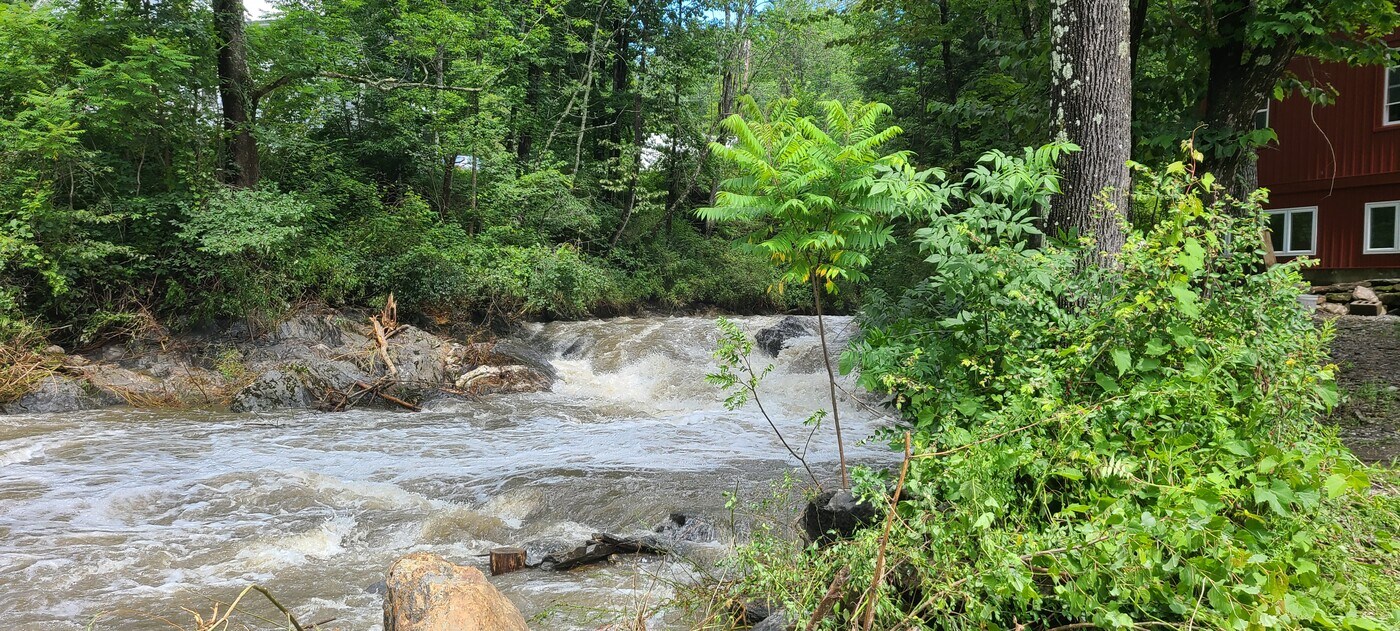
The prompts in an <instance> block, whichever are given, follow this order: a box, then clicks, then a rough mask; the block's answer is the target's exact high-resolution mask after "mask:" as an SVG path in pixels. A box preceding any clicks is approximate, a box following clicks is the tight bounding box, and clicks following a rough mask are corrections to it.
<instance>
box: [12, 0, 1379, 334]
mask: <svg viewBox="0 0 1400 631" xmlns="http://www.w3.org/2000/svg"><path fill="white" fill-rule="evenodd" d="M231 4H237V3H230V2H227V1H225V0H221V1H220V2H219V3H212V4H211V3H202V2H194V1H192V0H175V1H172V2H158V3H150V2H127V1H124V0H59V1H56V2H7V3H4V4H3V5H0V41H3V42H4V43H5V46H4V47H3V49H2V50H0V225H3V230H2V231H0V327H2V328H4V329H6V330H13V329H14V327H15V326H16V325H18V323H20V322H40V323H43V324H46V325H48V326H50V327H56V334H57V335H59V336H60V337H64V336H67V335H69V333H71V332H73V331H79V330H85V329H88V330H91V329H93V328H94V327H92V326H89V324H88V321H89V320H93V319H95V318H96V319H101V318H105V317H110V316H111V315H113V314H121V313H134V312H147V313H152V314H154V315H156V316H157V317H158V318H160V319H163V320H166V321H168V322H170V323H172V324H176V325H179V324H188V323H191V322H194V321H199V320H205V319H208V318H213V317H227V316H260V315H262V316H267V315H275V314H276V313H277V312H279V311H280V310H282V309H284V308H286V307H287V306H289V305H293V304H295V303H297V302H299V301H303V300H320V301H325V302H330V303H332V304H346V305H361V304H373V303H377V302H379V301H380V300H382V298H383V296H384V295H385V294H387V293H388V292H396V293H397V294H398V295H399V297H400V298H401V300H400V302H401V303H402V304H403V305H404V307H405V309H406V310H407V311H408V312H410V313H412V314H417V315H420V316H428V315H433V316H440V317H447V316H450V315H452V314H456V315H458V316H460V317H461V318H471V319H476V320H480V319H482V318H500V317H520V316H525V317H551V316H554V317H558V316H563V317H574V316H580V315H584V314H590V313H591V314H605V313H609V312H613V311H617V310H627V309H636V308H639V307H642V306H645V305H653V306H660V307H663V308H674V307H682V306H686V305H695V304H712V305H718V306H721V307H726V308H730V309H739V310H751V309H773V308H786V307H791V306H793V305H792V304H791V303H789V300H790V299H789V298H786V297H782V296H777V295H774V294H770V293H768V291H767V290H768V288H769V287H770V286H771V285H773V284H775V281H777V280H779V279H778V278H777V277H775V276H774V274H773V272H772V270H771V269H769V268H767V267H765V266H764V265H763V264H762V262H761V261H759V260H758V259H757V258H756V257H754V256H750V255H746V254H743V253H735V252H733V251H731V250H730V249H729V248H727V247H725V245H726V243H727V242H728V241H729V240H730V239H732V238H734V237H737V236H742V235H743V234H745V233H744V232H742V231H743V230H744V228H745V226H743V225H737V224H731V225H730V226H729V227H726V226H724V225H721V226H719V228H718V229H715V224H714V222H713V221H705V220H700V219H697V218H696V217H695V215H694V213H693V212H692V211H693V210H694V209H696V208H703V207H718V206H721V205H722V204H718V203H717V202H719V201H720V200H719V198H720V197H722V196H723V195H722V194H721V193H720V191H719V189H720V182H721V181H722V180H724V179H725V178H727V177H729V176H730V175H732V174H731V173H727V172H726V168H727V166H726V163H727V161H726V160H720V159H716V158H722V157H725V156H726V153H727V152H728V149H729V148H730V147H731V146H732V147H736V148H737V147H738V145H733V144H732V143H731V140H732V139H733V138H734V137H735V136H734V130H732V129H729V128H727V127H726V126H725V125H723V124H722V121H724V120H725V119H726V118H727V117H728V116H730V115H731V114H734V113H735V112H736V111H737V110H738V108H739V104H741V103H743V102H744V101H745V99H747V98H752V99H753V100H754V101H755V102H757V103H761V104H765V105H767V104H771V103H777V102H783V103H789V105H787V106H785V107H787V108H788V110H789V111H790V112H793V113H800V114H804V115H813V114H815V115H818V118H821V117H822V116H823V115H824V114H825V113H824V112H823V111H822V110H821V108H820V107H819V106H818V105H817V103H818V102H820V101H822V100H827V99H834V100H836V101H837V102H842V103H851V102H859V101H861V100H877V101H883V102H887V103H891V104H893V105H894V106H895V110H896V111H897V112H899V115H898V117H897V118H895V119H894V120H893V123H894V124H895V125H894V126H897V127H898V128H901V129H902V130H903V131H904V133H903V134H902V135H901V137H900V138H897V139H893V140H891V139H889V138H883V139H882V141H884V140H891V142H892V144H891V145H890V148H889V149H886V153H889V152H891V151H895V150H909V151H911V152H913V153H915V154H917V155H918V156H919V161H920V162H921V163H923V164H925V165H933V166H939V167H951V168H963V167H965V166H968V165H970V164H971V163H972V162H974V161H975V159H976V158H977V156H979V155H980V154H981V153H982V152H983V151H985V150H987V149H993V148H999V149H1002V150H1011V149H1012V148H1014V147H1020V146H1026V145H1034V144H1040V143H1043V142H1045V141H1047V140H1048V138H1045V137H1044V134H1045V133H1046V132H1045V128H1044V125H1043V122H1044V121H1045V120H1046V118H1047V117H1046V112H1045V107H1046V95H1047V91H1048V84H1047V81H1046V76H1047V74H1048V72H1049V67H1048V64H1049V61H1048V54H1047V50H1048V43H1047V41H1048V34H1047V30H1048V28H1047V25H1048V12H1047V11H1048V8H1047V7H1048V4H1047V3H1025V2H1013V1H1002V0H996V1H993V2H975V3H974V2H964V1H962V0H940V1H939V2H934V3H909V2H902V1H900V0H894V1H886V0H880V1H870V2H859V3H854V4H851V3H835V2H830V1H829V0H778V1H776V2H772V3H763V4H761V5H760V4H759V3H755V2H749V1H747V0H739V1H738V2H733V1H730V0H691V1H689V2H687V1H685V0H682V1H681V2H674V3H672V2H662V1H660V0H641V1H635V2H622V1H618V0H613V1H609V2H602V3H586V2H581V1H578V0H532V1H531V2H526V3H515V4H511V3H499V2H482V1H470V2H469V1H465V0H447V1H445V2H440V3H402V2H389V1H388V0H367V1H365V2H353V3H345V2H322V1H319V0H309V1H297V2H293V1H278V2H275V3H273V6H274V7H275V8H274V10H273V12H271V13H270V14H268V15H263V16H253V17H254V18H257V19H255V20H254V21H252V22H249V23H248V24H247V25H246V37H245V38H244V39H245V40H246V41H245V42H244V44H245V46H244V48H245V51H244V52H245V53H246V57H247V64H246V66H247V76H246V81H245V83H246V85H242V84H240V85H235V86H233V87H234V91H235V92H236V93H239V94H242V95H243V97H244V100H245V101H246V103H245V105H246V109H247V110H248V112H247V117H248V120H247V121H245V122H239V121H232V120H224V119H223V118H222V117H224V116H226V115H228V113H227V112H226V111H225V109H226V108H224V107H223V104H222V101H221V97H220V92H221V82H222V81H223V79H225V76H224V74H226V73H221V72H220V71H219V63H218V56H219V51H220V49H221V46H224V45H225V44H227V43H228V41H229V39H230V38H229V37H228V36H226V33H224V31H223V30H221V27H219V26H218V21H217V20H215V17H216V14H215V11H214V6H223V5H231ZM1132 6H1133V8H1134V16H1135V18H1134V19H1135V24H1136V25H1137V27H1136V28H1135V30H1134V36H1133V41H1132V42H1131V47H1132V50H1133V52H1134V55H1135V56H1134V65H1135V68H1136V71H1135V78H1136V88H1135V94H1136V95H1137V96H1136V101H1137V103H1136V105H1135V111H1136V119H1137V120H1136V123H1135V129H1136V135H1137V139H1136V146H1137V152H1138V154H1139V159H1140V160H1142V161H1144V162H1153V161H1160V160H1161V159H1162V158H1163V156H1165V155H1167V153H1168V152H1170V151H1174V150H1175V146H1176V143H1177V141H1178V140H1179V139H1180V138H1182V137H1184V136H1185V135H1187V134H1191V133H1193V132H1196V136H1197V137H1198V140H1199V142H1198V145H1199V146H1201V147H1205V148H1207V149H1210V150H1211V151H1214V153H1220V154H1231V155H1243V154H1245V153H1248V151H1244V150H1245V149H1248V148H1250V147H1253V146H1255V145H1257V144H1259V143H1260V142H1266V141H1267V140H1268V139H1269V138H1270V134H1269V133H1268V132H1267V131H1262V132H1257V133H1256V132H1254V131H1253V130H1252V129H1242V128H1241V127H1240V126H1241V125H1246V124H1247V123H1248V121H1241V120H1235V118H1238V117H1234V118H1230V117H1229V116H1225V118H1227V119H1228V120H1225V121H1224V122H1223V123H1222V120H1217V119H1220V118H1221V116H1224V115H1219V114H1218V113H1217V114H1213V113H1211V112H1209V111H1207V109H1208V108H1204V107H1203V105H1204V104H1206V102H1207V101H1211V102H1220V103H1224V102H1227V101H1232V100H1237V99H1233V97H1232V98H1223V97H1222V98H1216V97H1212V98H1211V99H1207V96H1208V93H1210V92H1211V91H1212V90H1214V89H1215V88H1213V87H1212V86H1217V85H1221V86H1233V85H1242V86H1247V88H1248V90H1253V92H1248V90H1246V92H1247V93H1245V94H1244V96H1245V97H1248V98H1256V97H1257V98H1261V99H1262V98H1264V96H1265V93H1266V92H1269V91H1270V90H1274V89H1275V88H1276V89H1277V90H1276V92H1275V93H1274V96H1275V97H1277V96H1281V95H1283V94H1285V93H1288V92H1290V91H1292V90H1294V89H1299V88H1301V89H1303V90H1304V91H1305V92H1306V93H1308V94H1310V95H1312V96H1313V97H1314V98H1316V99H1318V100H1319V101H1321V102H1325V101H1326V100H1327V95H1328V89H1327V86H1325V85H1305V84H1304V82H1302V81H1299V80H1298V78H1296V77H1290V76H1288V75H1287V74H1282V73H1281V71H1279V72H1275V71H1274V70H1275V69H1270V70H1269V71H1268V72H1261V73H1258V74H1259V77H1260V79H1259V80H1258V81H1259V82H1263V83H1259V84H1258V85H1255V84H1254V83H1251V82H1249V81H1246V82H1241V81H1237V79H1239V78H1240V77H1239V76H1237V75H1238V74H1239V72H1241V70H1240V69H1241V68H1244V69H1248V68H1249V67H1250V66H1249V64H1250V63H1255V62H1261V63H1262V62H1266V61H1269V60H1283V59H1286V58H1291V57H1292V55H1294V54H1311V55H1318V56H1321V57H1323V58H1326V59H1340V60H1346V61H1350V62H1355V63H1375V62H1379V61H1381V60H1382V59H1383V57H1384V56H1385V55H1386V49H1385V46H1384V41H1383V39H1382V36H1383V35H1385V34H1387V33H1389V32H1390V29H1391V28H1392V27H1393V26H1394V25H1395V24H1396V23H1397V20H1398V19H1400V18H1397V14H1396V11H1395V7H1394V5H1393V4H1392V3H1390V2H1389V1H1388V0H1316V1H1310V2H1248V3H1244V2H1238V1H1235V0H1193V1H1190V2H1175V3H1172V2H1159V1H1157V0H1134V1H1133V2H1132ZM1182 42H1186V43H1188V44H1189V45H1181V44H1182ZM1222 51H1224V52H1222ZM1221 55H1224V57H1220V56H1221ZM1217 57H1220V58H1221V59H1227V58H1228V59H1232V60H1237V61H1239V62H1240V64H1242V65H1239V66H1238V67H1232V66H1230V64H1225V63H1220V59H1217ZM1232 73H1233V74H1232ZM1251 81H1253V79H1251ZM1256 92H1257V94H1255V93H1256ZM1246 100H1248V99H1246ZM1236 109H1238V108H1236ZM1246 111H1252V109H1249V110H1246ZM852 115H853V116H854V114H852ZM1212 117H1215V118H1212ZM852 120H854V119H852ZM1202 124H1204V125H1206V128H1205V129H1198V127H1199V126H1200V125H1202ZM826 131H828V132H831V131H832V130H826ZM245 136H246V137H247V138H250V139H251V140H252V143H253V144H254V145H255V146H256V148H257V149H258V153H259V154H260V162H261V165H260V170H259V172H260V178H259V179H257V181H256V185H255V186H250V187H248V188H255V189H256V191H255V192H229V191H224V190H221V189H223V188H226V187H228V186H229V185H230V184H244V183H240V182H239V181H238V178H237V177H236V176H237V173H238V172H239V168H237V167H236V165H233V163H234V162H236V159H235V158H236V155H235V154H236V152H235V151H234V150H233V149H231V147H232V146H233V145H236V144H237V139H238V138H242V137H245ZM711 143H718V146H719V147H721V150H720V151H714V150H713V148H712V145H711ZM1212 148H1213V149H1212ZM1208 153H1210V152H1209V151H1208ZM898 155H903V154H898ZM730 157H732V156H730ZM264 204H266V205H268V208H259V207H258V206H261V205H264ZM224 211H228V212H227V213H225V212H224ZM265 219H271V220H272V221H271V223H268V222H267V221H264V220H265ZM711 219H713V217H711ZM902 230H903V228H901V227H898V226H897V227H896V228H895V230H894V231H893V232H892V233H890V234H889V235H888V236H890V237H893V238H894V242H895V243H902V244H907V245H911V246H912V244H913V243H914V241H913V239H911V238H909V237H911V236H912V235H911V234H907V233H904V232H902ZM917 261H918V258H917V252H916V250H915V249H914V248H913V247H904V246H899V247H898V248H897V249H895V250H893V251H890V252H889V253H888V254H887V255H886V256H884V257H882V258H881V259H879V260H876V261H873V263H872V267H870V268H868V269H866V270H865V271H864V273H865V274H868V275H869V276H870V282H871V285H872V286H876V287H883V288H886V289H887V290H892V289H894V288H898V287H900V286H902V285H905V284H908V283H909V282H911V281H912V280H913V279H916V278H917V271H916V269H915V267H916V263H917ZM252 284H256V289H254V288H253V286H252ZM851 298H854V297H851ZM851 304H854V303H851ZM68 325H73V326H68ZM98 328H100V327H98Z"/></svg>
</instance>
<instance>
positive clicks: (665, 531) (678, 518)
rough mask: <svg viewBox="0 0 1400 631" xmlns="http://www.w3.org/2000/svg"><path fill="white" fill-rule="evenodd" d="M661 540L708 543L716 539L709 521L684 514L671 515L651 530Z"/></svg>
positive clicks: (712, 525) (713, 526) (713, 527)
mask: <svg viewBox="0 0 1400 631" xmlns="http://www.w3.org/2000/svg"><path fill="white" fill-rule="evenodd" d="M652 532H654V533H656V534H657V537H658V538H659V539H661V540H670V541H672V542H677V543H680V542H685V543H710V542H712V541H715V540H716V539H717V536H716V534H717V533H716V531H715V525H714V524H712V523H710V521H709V520H707V519H705V518H703V517H697V516H695V515H687V514H685V513H671V515H670V516H669V517H667V518H666V520H665V521H663V522H661V523H659V524H657V525H656V526H655V527H654V528H652Z"/></svg>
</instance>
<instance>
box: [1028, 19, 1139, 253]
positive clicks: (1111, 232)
mask: <svg viewBox="0 0 1400 631" xmlns="http://www.w3.org/2000/svg"><path fill="white" fill-rule="evenodd" d="M1131 21H1132V20H1131V17H1130V15H1129V11H1128V0H1055V1H1054V2H1052V3H1051V17H1050V30H1051V45H1052V49H1051V72H1052V75H1051V103H1050V112H1051V118H1052V120H1051V124H1052V129H1053V130H1054V131H1055V133H1056V135H1057V137H1058V138H1059V139H1063V140H1069V141H1070V142H1073V143H1075V144H1077V145H1079V146H1080V147H1081V148H1082V149H1083V150H1082V151H1080V152H1079V153H1074V154H1070V155H1069V156H1067V157H1066V158H1065V159H1064V160H1063V161H1062V162H1061V178H1062V179H1061V187H1062V190H1063V193H1062V194H1060V195H1057V196H1055V197H1054V198H1053V199H1052V201H1051V203H1050V215H1049V218H1048V221H1047V226H1048V227H1049V233H1050V234H1051V235H1056V236H1059V235H1093V236H1094V237H1095V238H1096V239H1097V241H1098V247H1099V250H1101V251H1105V252H1117V251H1118V250H1119V249H1121V248H1122V247H1123V240H1124V236H1123V229H1122V226H1121V224H1120V221H1119V217H1120V215H1122V214H1123V213H1126V212H1127V210H1128V193H1129V184H1130V180H1129V175H1128V166H1127V165H1128V159H1129V157H1130V156H1131V149H1132V109H1133V102H1132V71H1131V67H1132V66H1131V59H1130V57H1131V55H1130V51H1129V44H1128V32H1129V29H1130V24H1131Z"/></svg>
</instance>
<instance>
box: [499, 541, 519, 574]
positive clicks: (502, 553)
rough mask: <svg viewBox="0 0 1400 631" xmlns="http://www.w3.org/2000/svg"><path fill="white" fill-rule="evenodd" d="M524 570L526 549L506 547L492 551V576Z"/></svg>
mask: <svg viewBox="0 0 1400 631" xmlns="http://www.w3.org/2000/svg"><path fill="white" fill-rule="evenodd" d="M524 568H525V549H524V548H517V547H514V546H504V547H500V548H492V549H491V576H500V575H502V574H508V573H510V572H514V571H516V570H520V569H524Z"/></svg>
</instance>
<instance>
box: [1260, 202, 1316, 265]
mask: <svg viewBox="0 0 1400 631" xmlns="http://www.w3.org/2000/svg"><path fill="white" fill-rule="evenodd" d="M1269 237H1270V238H1271V239H1272V240H1273V246H1274V253H1275V254H1279V255H1281V256H1300V255H1303V254H1316V253H1317V249H1316V247H1315V244H1316V242H1317V207H1315V206H1311V207H1307V208H1280V209H1278V210H1270V211H1269Z"/></svg>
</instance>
